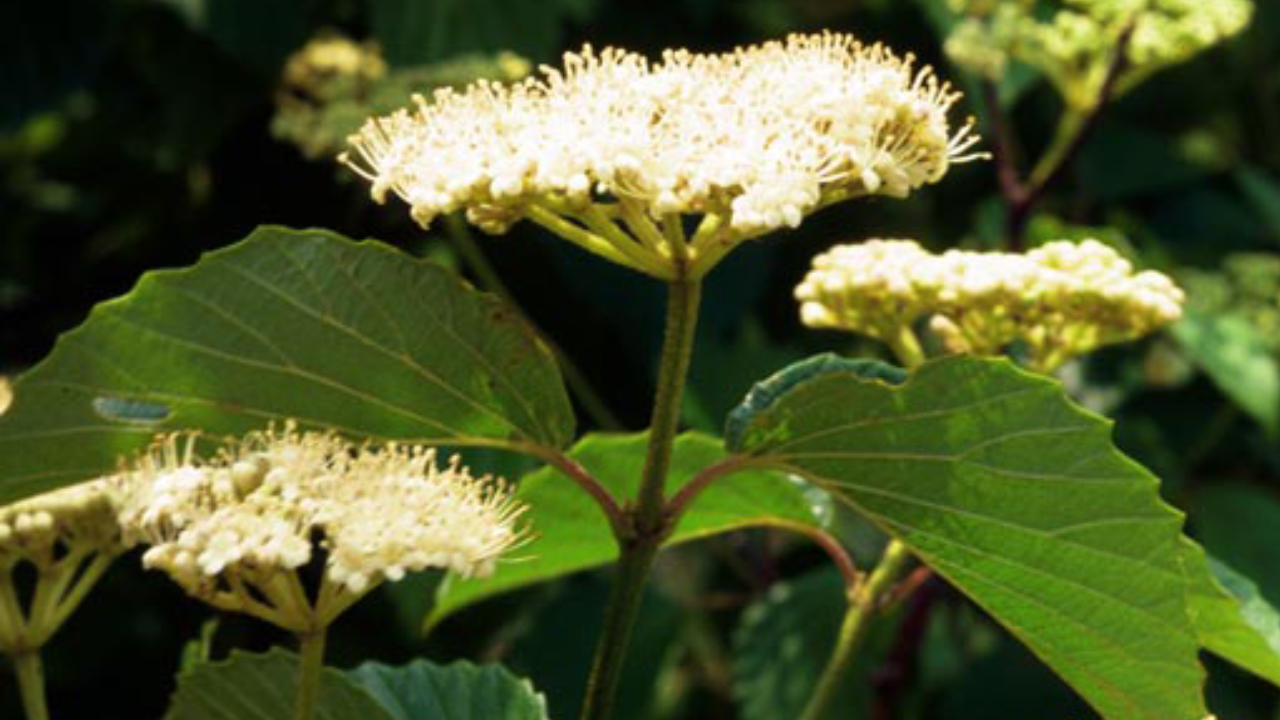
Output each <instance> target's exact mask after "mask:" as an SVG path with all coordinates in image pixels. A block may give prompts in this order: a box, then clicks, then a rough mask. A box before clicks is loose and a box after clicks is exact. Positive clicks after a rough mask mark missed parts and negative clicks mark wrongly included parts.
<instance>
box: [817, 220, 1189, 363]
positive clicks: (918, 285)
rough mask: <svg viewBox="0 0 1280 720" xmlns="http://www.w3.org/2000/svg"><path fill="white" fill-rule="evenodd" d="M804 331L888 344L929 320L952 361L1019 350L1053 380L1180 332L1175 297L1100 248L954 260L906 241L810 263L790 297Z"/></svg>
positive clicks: (1092, 243) (953, 255) (1085, 245)
mask: <svg viewBox="0 0 1280 720" xmlns="http://www.w3.org/2000/svg"><path fill="white" fill-rule="evenodd" d="M796 297H797V299H799V300H800V301H801V309H800V314H801V318H802V320H803V322H804V323H805V324H806V325H809V326H811V327H834V328H843V329H846V330H852V331H854V332H858V333H862V334H865V335H869V336H871V337H875V338H878V339H881V340H884V341H886V342H892V341H893V340H894V338H895V337H896V336H897V335H898V333H899V332H901V330H902V328H905V327H910V326H911V325H912V324H913V323H914V322H916V321H917V320H919V319H923V318H930V327H931V328H932V329H933V330H934V331H935V332H937V333H938V334H939V335H941V336H942V338H943V340H944V341H945V342H946V343H947V345H948V346H949V347H951V348H952V349H953V350H956V351H962V352H972V353H974V354H979V355H994V354H998V353H1000V352H1002V351H1003V350H1004V349H1006V348H1007V347H1008V346H1009V345H1011V344H1012V343H1014V342H1021V343H1023V344H1025V346H1026V349H1027V351H1028V353H1029V356H1030V362H1031V363H1032V364H1033V365H1034V366H1036V367H1039V368H1041V369H1046V370H1049V369H1053V368H1054V367H1057V366H1058V365H1060V364H1061V363H1062V362H1063V361H1065V360H1066V359H1068V358H1069V357H1072V356H1075V355H1079V354H1082V353H1085V352H1088V351H1090V350H1092V349H1094V348H1097V347H1099V346H1102V345H1108V344H1112V343H1118V342H1124V341H1126V340H1132V339H1135V338H1138V337H1141V336H1142V335H1145V334H1147V333H1149V332H1152V331H1153V330H1156V329H1158V328H1160V327H1163V326H1165V325H1168V324H1169V323H1172V322H1174V321H1175V320H1177V319H1178V318H1179V317H1180V316H1181V313H1182V301H1183V293H1182V291H1181V290H1179V289H1178V287H1177V286H1176V285H1174V283H1173V281H1172V280H1170V279H1169V278H1168V277H1167V276H1165V275H1163V274H1161V273H1158V272H1155V271H1151V270H1145V271H1142V272H1138V273H1134V271H1133V267H1132V265H1131V264H1130V263H1129V262H1128V261H1127V260H1125V259H1124V258H1122V257H1121V256H1120V255H1119V254H1118V253H1116V252H1115V250H1113V249H1111V248H1110V247H1108V246H1106V245H1104V244H1102V243H1100V242H1098V241H1096V240H1085V241H1083V242H1081V243H1074V242H1068V241H1058V242H1051V243H1048V244H1046V245H1043V246H1041V247H1038V248H1036V249H1034V250H1032V251H1030V252H1028V253H1026V254H1025V255H1020V254H1009V253H994V252H992V253H982V252H966V251H962V250H950V251H947V252H945V253H943V254H941V255H935V254H933V253H930V252H928V251H927V250H925V249H924V248H922V247H920V245H918V244H917V243H915V242H914V241H911V240H870V241H868V242H865V243H862V244H858V245H839V246H836V247H834V248H832V249H830V250H828V251H827V252H826V253H823V254H821V255H819V256H818V257H816V258H815V259H814V261H813V269H812V270H811V271H810V272H809V274H808V275H807V276H806V277H805V279H804V281H803V282H802V283H801V284H800V285H799V286H798V287H797V288H796Z"/></svg>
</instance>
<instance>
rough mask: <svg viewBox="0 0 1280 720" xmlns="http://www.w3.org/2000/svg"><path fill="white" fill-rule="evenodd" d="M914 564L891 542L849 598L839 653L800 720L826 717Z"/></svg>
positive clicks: (903, 547)
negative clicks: (877, 620)
mask: <svg viewBox="0 0 1280 720" xmlns="http://www.w3.org/2000/svg"><path fill="white" fill-rule="evenodd" d="M910 562H911V553H910V551H908V550H907V546H906V545H905V544H904V543H902V542H901V541H898V540H892V541H890V542H889V546H888V547H886V548H885V551H884V557H882V558H881V559H880V564H879V565H877V566H876V569H875V571H874V572H872V573H871V577H870V578H869V579H868V580H867V582H866V583H864V584H863V585H861V586H859V587H858V589H857V590H855V591H854V592H853V594H852V596H851V597H850V598H849V611H848V613H846V614H845V617H844V623H843V624H842V625H841V626H840V635H839V636H838V637H837V639H836V648H835V651H834V652H832V654H831V660H830V661H828V663H827V667H826V668H825V669H824V670H823V671H822V677H820V678H819V679H818V686H817V688H816V689H815V690H814V692H813V695H812V696H810V698H809V704H808V706H807V707H805V710H804V713H803V714H801V716H800V720H820V718H822V717H823V715H825V714H826V712H827V708H828V707H829V706H830V705H831V701H832V700H833V699H834V698H835V696H836V691H837V690H838V689H839V687H840V682H841V681H842V680H843V679H844V674H845V672H846V671H847V670H848V669H849V666H850V665H851V664H852V663H853V658H854V656H855V655H856V654H857V651H858V648H859V647H860V646H861V644H862V640H863V638H865V637H866V634H867V627H868V625H869V624H870V623H869V621H870V620H871V618H873V617H874V616H876V615H877V614H878V613H879V612H880V610H881V608H882V607H883V602H884V599H885V597H886V596H887V595H888V593H889V591H890V590H892V589H893V586H894V584H895V583H896V582H897V581H898V578H899V577H900V576H901V575H902V573H903V571H904V570H905V569H906V568H907V566H908V565H909V564H910Z"/></svg>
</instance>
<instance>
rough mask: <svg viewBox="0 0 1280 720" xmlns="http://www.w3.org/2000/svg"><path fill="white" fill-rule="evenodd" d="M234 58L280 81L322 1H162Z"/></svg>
mask: <svg viewBox="0 0 1280 720" xmlns="http://www.w3.org/2000/svg"><path fill="white" fill-rule="evenodd" d="M161 2H163V3H164V4H166V5H169V6H171V7H173V9H174V11H176V12H177V13H178V14H179V15H181V16H182V18H183V19H184V20H186V21H187V23H188V24H190V25H191V27H192V28H195V29H196V30H198V31H200V32H202V33H204V34H206V35H208V36H209V37H210V38H211V39H212V40H213V41H214V42H215V43H217V45H218V47H220V48H221V49H222V50H223V51H224V52H226V53H227V54H228V55H230V56H231V57H233V58H235V59H236V60H237V61H239V62H240V63H242V64H243V65H245V66H246V67H248V68H250V69H252V70H254V71H255V72H257V73H258V74H259V75H260V76H262V77H263V78H271V79H273V80H274V78H275V75H276V73H277V72H278V71H279V70H280V66H281V65H283V64H284V59H285V57H287V56H288V55H289V53H291V52H293V51H294V50H295V49H297V48H298V47H301V46H302V44H303V43H304V42H306V40H307V33H308V32H309V31H310V30H311V29H312V27H311V23H312V19H313V17H314V16H315V11H316V8H317V5H319V3H318V2H317V0H289V1H288V2H279V1H278V0H161Z"/></svg>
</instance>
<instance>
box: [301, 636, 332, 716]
mask: <svg viewBox="0 0 1280 720" xmlns="http://www.w3.org/2000/svg"><path fill="white" fill-rule="evenodd" d="M325 630H326V628H325V627H324V626H323V625H322V626H320V627H318V628H315V629H312V630H307V631H305V632H300V633H298V684H297V688H296V693H295V695H294V702H293V720H312V718H313V717H315V713H316V703H317V700H318V699H319V697H320V672H321V671H322V670H323V669H324V636H325Z"/></svg>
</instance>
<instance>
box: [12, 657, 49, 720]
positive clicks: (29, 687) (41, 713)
mask: <svg viewBox="0 0 1280 720" xmlns="http://www.w3.org/2000/svg"><path fill="white" fill-rule="evenodd" d="M13 669H14V672H15V673H17V675H18V692H19V694H20V695H21V696H22V709H23V711H24V712H25V713H26V716H27V720H49V706H48V705H47V704H46V702H45V697H44V666H43V664H42V663H41V662H40V649H39V648H28V649H23V650H19V651H18V652H16V653H14V655H13Z"/></svg>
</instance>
